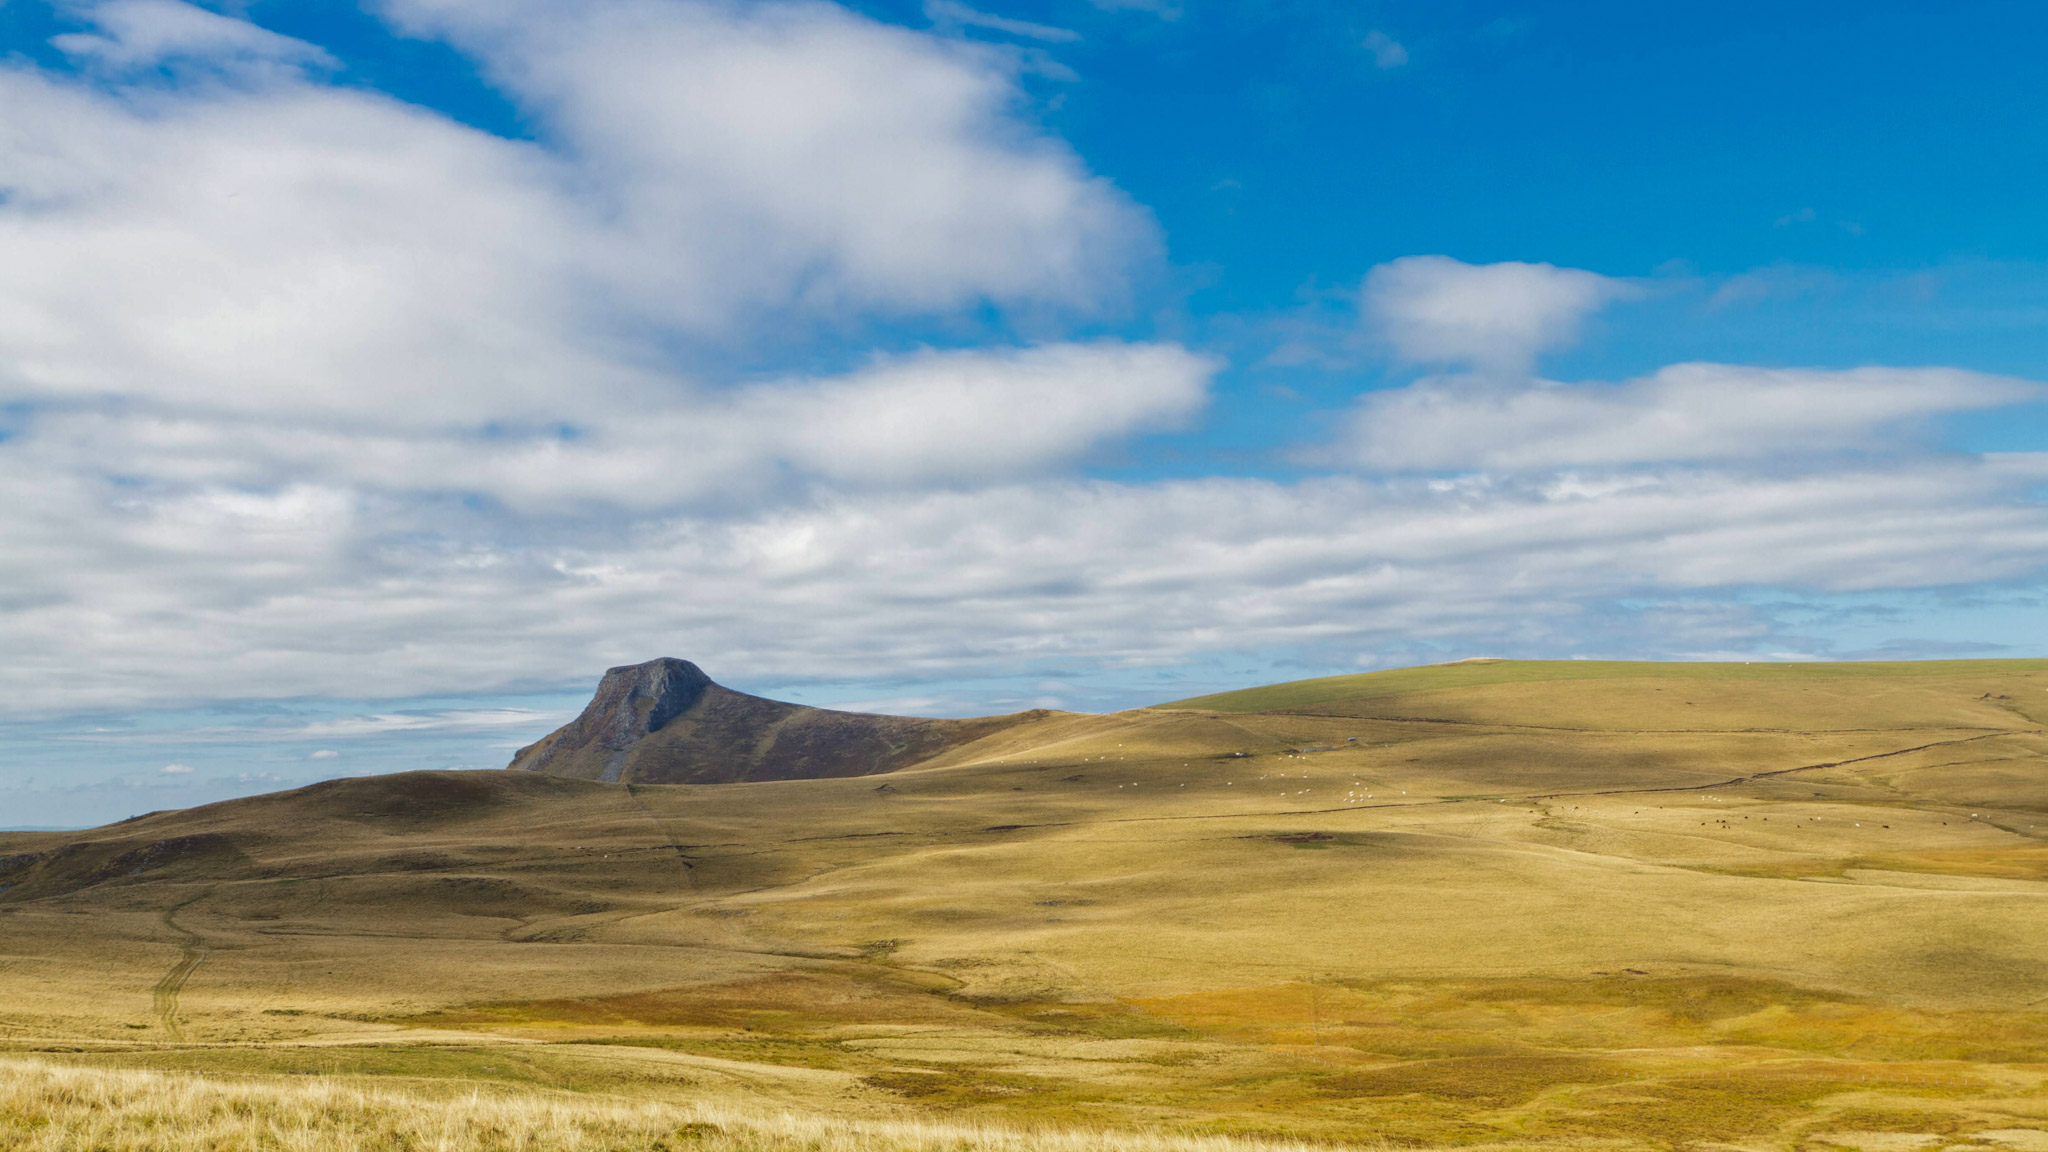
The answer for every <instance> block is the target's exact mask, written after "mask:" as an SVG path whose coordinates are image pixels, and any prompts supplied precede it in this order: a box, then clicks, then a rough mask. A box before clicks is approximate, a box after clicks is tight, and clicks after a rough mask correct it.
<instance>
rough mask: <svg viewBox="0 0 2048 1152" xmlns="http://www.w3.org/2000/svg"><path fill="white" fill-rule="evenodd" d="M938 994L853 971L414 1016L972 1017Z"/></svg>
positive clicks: (662, 1020)
mask: <svg viewBox="0 0 2048 1152" xmlns="http://www.w3.org/2000/svg"><path fill="white" fill-rule="evenodd" d="M972 1014H973V1010H972V1009H969V1008H965V1007H962V1006H960V1005H957V1004H954V1003H951V1002H950V1001H949V1000H948V999H946V998H945V997H944V996H943V995H941V994H940V993H939V989H937V988H934V987H930V986H926V985H924V984H921V983H918V982H915V981H914V980H913V979H911V978H909V977H905V976H899V975H897V974H895V973H892V972H890V971H888V970H885V969H868V968H866V967H865V966H855V965H848V966H847V968H846V969H845V970H843V971H803V972H789V973H781V974H777V975H772V976H757V977H749V978H747V979H744V980H729V981H723V982H720V983H715V984H697V985H691V986H687V987H680V988H661V989H654V990H650V991H646V992H629V993H625V994H622V995H616V996H590V997H576V998H557V999H544V1000H519V1001H505V1002H499V1003H492V1004H478V1005H472V1006H470V1007H468V1008H460V1009H451V1010H448V1011H445V1012H434V1013H429V1014H426V1015H423V1016H413V1017H408V1018H406V1019H405V1020H404V1021H402V1022H404V1023H409V1024H419V1025H429V1026H431V1025H447V1024H501V1025H534V1024H540V1025H547V1024H557V1025H559V1024H579V1025H611V1026H630V1027H642V1028H673V1027H694V1028H724V1029H733V1030H752V1031H757V1032H802V1031H806V1030H808V1029H811V1028H815V1027H818V1026H833V1025H841V1024H874V1023H893V1024H918V1023H942V1022H949V1021H959V1020H961V1019H963V1018H971V1016H972Z"/></svg>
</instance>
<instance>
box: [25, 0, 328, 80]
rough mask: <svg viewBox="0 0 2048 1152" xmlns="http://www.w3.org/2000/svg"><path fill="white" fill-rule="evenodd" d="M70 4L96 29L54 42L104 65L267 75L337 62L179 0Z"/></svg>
mask: <svg viewBox="0 0 2048 1152" xmlns="http://www.w3.org/2000/svg"><path fill="white" fill-rule="evenodd" d="M72 7H73V9H74V11H76V12H77V13H78V14H79V15H82V16H84V17H85V18H86V19H88V20H90V21H91V22H92V23H93V24H94V25H95V26H96V27H97V29H98V31H95V32H75V33H70V34H68V35H63V36H58V37H56V38H55V39H53V40H52V41H51V43H53V44H55V45H56V46H57V47H58V48H59V49H62V50H63V51H65V52H67V53H70V54H71V55H73V56H77V57H82V58H85V59H88V60H91V61H92V62H94V63H97V64H99V65H102V66H105V67H111V68H117V69H128V68H147V67H155V66H158V65H165V64H173V65H175V64H179V63H198V62H203V63H205V64H206V65H208V66H211V67H214V68H219V69H223V70H226V71H229V72H231V73H235V74H238V75H239V77H240V78H242V79H265V78H277V77H279V76H281V75H285V74H289V73H290V72H292V71H295V70H296V69H298V68H301V67H309V66H310V67H321V68H333V67H338V66H339V65H338V62H337V61H336V60H335V59H334V58H333V57H332V56H329V55H328V54H327V53H326V52H325V51H323V50H321V49H320V48H318V47H315V46H314V45H311V44H308V43H306V42H305V41H303V40H294V39H292V38H290V37H288V36H280V35H278V34H277V33H275V32H268V31H265V30H264V29H262V28H258V27H257V26H255V25H254V24H251V23H249V22H247V21H245V20H235V19H230V18H228V17H225V16H221V15H218V14H216V13H213V12H209V11H207V10H206V9H204V8H199V7H195V6H193V5H191V4H184V3H179V2H178V0H101V2H97V3H80V4H76V5H73V6H72ZM280 69H283V70H284V71H282V72H281V71H280Z"/></svg>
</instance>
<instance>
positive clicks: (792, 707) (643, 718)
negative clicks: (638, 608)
mask: <svg viewBox="0 0 2048 1152" xmlns="http://www.w3.org/2000/svg"><path fill="white" fill-rule="evenodd" d="M1042 715H1044V713H1043V712H1020V713H1016V714H1013V715H1009V716H989V717H984V718H981V719H976V720H932V719H925V718H922V717H915V716H877V715H872V714H869V713H864V712H835V711H832V710H830V709H826V708H810V707H806V706H804V705H802V704H788V703H784V702H783V701H780V700H768V699H764V698H763V697H760V696H750V695H748V694H746V693H744V692H734V691H733V690H731V689H729V688H724V687H721V686H720V685H718V684H716V683H714V682H713V681H712V680H711V678H710V677H709V676H706V675H705V674H704V672H703V670H702V669H700V668H698V667H697V666H696V665H695V664H692V663H690V662H689V661H688V660H677V659H674V658H671V657H664V658H662V659H659V660H650V661H648V662H647V663H645V664H629V665H626V666H624V667H619V668H613V669H610V670H608V671H607V672H605V674H604V679H603V680H602V681H600V682H599V683H598V686H597V695H596V696H595V697H593V698H592V699H591V701H590V705H589V706H588V707H586V708H585V709H584V710H583V714H582V715H580V716H578V717H577V718H576V719H574V720H572V721H570V722H569V723H568V724H565V725H563V726H562V727H561V728H558V729H556V730H555V731H554V732H553V733H551V734H549V735H548V736H546V737H543V738H542V739H541V740H540V741H539V742H537V743H534V744H531V745H528V746H527V747H525V748H521V749H520V750H519V752H518V753H517V754H516V755H514V756H513V757H512V763H511V764H510V765H509V766H508V767H511V768H514V769H521V770H525V771H532V772H545V773H548V774H550V775H554V776H570V777H575V778H578V779H583V780H602V781H609V782H616V781H628V782H633V783H641V784H725V783H732V782H735V781H741V780H809V779H821V778H825V777H836V776H868V775H873V774H875V773H878V772H892V771H895V770H896V769H899V768H906V767H909V766H910V765H912V764H916V763H920V762H922V761H925V760H929V759H931V758H932V757H934V756H937V755H939V754H940V753H942V752H944V751H946V750H947V749H949V748H953V747H957V746H958V745H961V744H965V743H967V742H968V741H970V740H978V739H980V738H981V737H983V736H988V735H991V734H993V733H996V732H1000V731H1002V730H1003V729H1005V728H1008V727H1011V726H1012V725H1015V724H1018V723H1021V722H1024V721H1026V720H1031V719H1036V718H1038V717H1040V716H1042Z"/></svg>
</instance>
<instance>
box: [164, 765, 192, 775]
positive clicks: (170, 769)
mask: <svg viewBox="0 0 2048 1152" xmlns="http://www.w3.org/2000/svg"><path fill="white" fill-rule="evenodd" d="M156 771H157V775H159V776H189V775H191V774H192V766H191V765H190V764H166V765H164V766H163V767H161V768H159V769H157V770H156Z"/></svg>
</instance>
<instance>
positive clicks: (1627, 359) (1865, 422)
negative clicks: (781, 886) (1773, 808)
mask: <svg viewBox="0 0 2048 1152" xmlns="http://www.w3.org/2000/svg"><path fill="white" fill-rule="evenodd" d="M2044 33H2048V12H2044V11H2043V10H2042V9H2041V8H2040V7H2039V6H2036V5H2022V4H2012V3H2005V4H1961V5H1950V6H1945V7H1944V8H1942V9H1940V10H1939V11H1935V10H1931V9H1929V8H1927V7H1926V6H1924V5H1921V6H1908V5H1887V4H1859V5H1831V4H1816V5H1800V6H1784V5H1768V6H1767V5H1761V4H1758V5H1738V4H1715V5H1625V4H1619V3H1614V4H1607V3H1573V4H1524V5H1512V4H1459V3H1432V4H1422V3H1385V4H1344V5H1339V4H1327V3H1311V2H1299V3H1289V2H1274V3H1242V4H1229V5H1225V4H1211V3H1204V2H1203V0H1044V2H1032V3H1024V2H1018V3H1005V4H994V3H983V4H978V5H970V4H967V3H963V2H960V0H928V2H920V3H893V2H892V3H868V4H858V5H853V6H836V5H832V4H825V3H809V4H789V3H745V2H729V3H704V2H698V0H594V2H592V3H588V4H582V5H575V6H563V5H548V4H541V3H537V2H532V3H529V2H527V0H495V2H492V3H485V2H484V0H375V2H371V3H367V4H364V5H362V6H358V5H356V4H352V3H346V2H343V0H298V2H285V0H255V2H253V3H242V4H216V5H213V6H210V7H208V6H201V5H191V4H185V3H180V2H178V0H67V2H64V3H59V4H54V5H53V4H50V3H45V2H40V0H7V2H6V3H4V4H0V50H4V52H5V54H6V55H5V58H4V63H0V539H5V540H6V541H8V547H7V548H6V549H5V554H4V555H0V651H6V652H8V653H9V654H10V659H9V660H7V661H6V662H5V664H4V666H0V680H4V684H0V687H4V688H5V691H4V692H0V697H4V700H5V703H4V705H0V731H4V733H5V734H6V736H7V737H8V738H7V740H6V742H5V744H4V749H5V750H4V751H0V826H42V825H49V826H58V825H64V826H75V825H84V824H89V823H95V822H99V821H103V820H107V819H118V818H120V817H124V816H127V815H131V814H133V813H134V812H138V811H142V810H146V809H150V808H157V807H173V806H183V805H186V804H191V803H199V802H204V801H206V800H210V799H217V798H221V797H224V796H228V795H238V794H245V793H248V792H251V791H261V790H266V789H269V788H275V787H283V786H288V785H292V784H297V783H302V782H306V781H310V780H313V779H318V778H321V777H323V776H331V775H337V774H352V773H360V772H372V771H390V770H400V769H407V768H418V767H452V766H467V767H493V766H496V765H498V764H501V763H503V762H504V761H505V760H506V759H507V758H508V757H509V754H510V752H511V750H512V749H513V748H515V747H516V746H518V745H519V744H521V743H524V742H526V741H528V740H531V739H533V738H534V737H536V736H538V735H540V734H541V733H543V732H545V731H546V730H547V729H549V728H550V727H552V726H553V725H554V724H557V723H559V722H560V721H561V720H562V719H563V718H564V717H565V715H566V714H567V713H569V712H572V711H573V710H574V708H575V707H577V706H578V705H579V704H580V703H581V701H582V699H583V698H584V697H585V696H586V695H587V692H588V690H589V687H590V685H591V684H593V683H594V682H595V680H596V678H597V676H598V675H599V673H600V672H601V671H602V669H603V668H604V667H605V666H607V665H609V664H612V663H618V662H625V661H637V660H641V659H646V658H651V657H653V656H656V655H677V656H683V657H687V658H691V659H695V660H697V661H698V662H700V663H701V664H703V665H704V666H705V667H706V669H707V670H708V671H709V672H710V673H711V674H712V675H713V676H714V677H716V678H718V679H720V680H721V681H723V682H725V683H728V684H731V685H733V686H736V687H740V688H744V689H748V690H753V691H759V692H764V693H768V694H773V695H779V696H783V697H785V698H790V699H798V700H803V701H806V702H812V703H821V704H838V705H845V706H861V707H870V708H875V709H879V710H896V711H906V712H930V713H944V714H972V713H979V712H989V711H1003V710H1010V709H1014V708H1021V707H1028V706H1035V705H1050V706H1060V707H1071V708H1079V709H1103V708H1114V707H1124V706H1130V705H1135V704H1141V703H1145V702H1150V701H1155V700H1160V699H1168V698H1174V697H1178V696H1186V695H1192V694H1195V693H1197V692H1201V691H1207V690H1212V689H1215V688H1218V687H1225V686H1231V685H1237V684H1244V683H1252V682H1260V681H1267V680H1275V679H1284V678H1291V677H1295V676H1306V675H1316V674H1324V673H1329V672H1337V671H1347V670H1356V669H1364V668H1373V667H1384V666H1390V665H1398V664H1404V663H1415V662H1423V661H1429V660H1438V659H1453V658H1458V657H1463V656H1470V655H1509V656H1528V657H1549V658H1569V657H1630V658H1654V659H1701V658H1740V659H1812V658H1842V659H1863V658H1876V657H1898V658H1915V657H1934V656H1946V655H2013V656H2020V655H2041V654H2044V652H2048V635H2044V633H2048V629H2044V627H2043V626H2042V625H2041V623H2040V621H2041V619H2042V618H2043V617H2042V614H2041V612H2040V610H2039V609H2040V600H2041V597H2042V592H2043V589H2042V576H2043V570H2044V562H2048V507H2044V506H2043V505H2042V502H2041V493H2042V491H2043V489H2044V483H2048V405H2044V403H2043V397H2044V395H2048V393H2043V392H2042V391H2041V386H2042V384H2043V382H2048V212H2044V211H2043V208H2044V207H2048V206H2044V204H2043V203H2042V195H2043V194H2042V192H2041V189H2042V188H2044V187H2048V172H2044V171H2043V169H2044V167H2048V85H2044V84H2043V83H2042V80H2043V76H2042V67H2041V65H2040V63H2039V61H2038V49H2039V45H2040V44H2041V43H2042V42H2043V37H2044Z"/></svg>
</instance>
